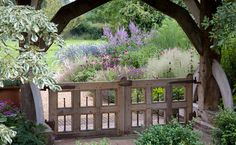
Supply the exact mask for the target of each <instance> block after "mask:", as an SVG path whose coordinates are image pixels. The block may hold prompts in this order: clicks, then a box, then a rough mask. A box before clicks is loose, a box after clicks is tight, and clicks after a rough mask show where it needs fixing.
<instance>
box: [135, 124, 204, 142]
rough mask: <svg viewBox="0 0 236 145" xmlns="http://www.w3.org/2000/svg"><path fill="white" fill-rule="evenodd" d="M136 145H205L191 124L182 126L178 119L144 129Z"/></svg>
mask: <svg viewBox="0 0 236 145" xmlns="http://www.w3.org/2000/svg"><path fill="white" fill-rule="evenodd" d="M135 144H136V145H203V143H202V142H201V141H200V136H199V135H198V134H197V133H196V132H194V131H193V130H192V127H191V125H187V126H182V125H180V124H179V123H178V122H177V121H176V120H173V121H172V122H170V123H169V124H167V125H154V126H151V127H149V128H148V129H146V130H145V131H143V132H142V133H141V134H140V135H139V137H138V139H137V140H136V141H135Z"/></svg>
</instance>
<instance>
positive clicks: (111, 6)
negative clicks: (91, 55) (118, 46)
mask: <svg viewBox="0 0 236 145" xmlns="http://www.w3.org/2000/svg"><path fill="white" fill-rule="evenodd" d="M163 19H164V15H163V14H161V13H159V12H158V11H156V10H154V9H153V8H151V7H150V6H148V5H147V4H145V3H143V2H141V1H139V0H129V1H127V0H114V1H111V2H108V3H106V4H105V5H103V6H100V7H98V8H96V9H94V10H92V11H90V12H89V13H87V14H85V21H87V22H92V23H103V24H108V25H109V26H110V27H112V29H116V28H117V27H119V26H124V27H125V28H127V27H128V25H129V23H130V21H133V22H134V23H136V24H137V25H138V26H139V27H140V28H141V29H142V30H148V31H150V30H151V29H152V28H153V27H155V26H156V25H161V22H162V20H163ZM117 20H119V21H117Z"/></svg>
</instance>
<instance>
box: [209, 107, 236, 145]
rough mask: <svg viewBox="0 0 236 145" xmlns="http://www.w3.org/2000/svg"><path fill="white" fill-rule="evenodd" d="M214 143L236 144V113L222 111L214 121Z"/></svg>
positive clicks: (222, 144) (221, 144) (226, 110)
mask: <svg viewBox="0 0 236 145" xmlns="http://www.w3.org/2000/svg"><path fill="white" fill-rule="evenodd" d="M214 125H215V127H216V128H215V129H214V130H213V134H212V136H213V139H214V140H213V141H214V142H215V143H216V144H219V145H233V144H236V134H235V132H236V112H234V111H233V110H230V109H225V110H221V111H220V112H219V113H218V114H217V115H216V117H215V119H214Z"/></svg>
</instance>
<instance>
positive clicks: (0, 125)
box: [0, 100, 46, 145]
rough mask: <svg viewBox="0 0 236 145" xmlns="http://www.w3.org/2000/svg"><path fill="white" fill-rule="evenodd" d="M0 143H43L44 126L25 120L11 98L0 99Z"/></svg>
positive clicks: (14, 144) (44, 137)
mask: <svg viewBox="0 0 236 145" xmlns="http://www.w3.org/2000/svg"><path fill="white" fill-rule="evenodd" d="M0 130H1V131H0V143H1V145H2V144H3V145H5V144H8V143H10V144H12V145H19V144H20V145H27V144H30V145H45V144H46V135H45V134H44V131H45V127H44V126H43V125H37V124H35V123H33V122H31V121H28V120H26V118H25V117H24V115H22V114H21V113H20V111H19V108H18V107H16V106H15V105H14V104H13V102H12V101H11V100H1V101H0Z"/></svg>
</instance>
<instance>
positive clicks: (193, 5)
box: [184, 0, 200, 25]
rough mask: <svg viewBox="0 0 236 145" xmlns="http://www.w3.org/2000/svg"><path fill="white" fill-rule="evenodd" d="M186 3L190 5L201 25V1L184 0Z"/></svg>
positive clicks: (189, 7)
mask: <svg viewBox="0 0 236 145" xmlns="http://www.w3.org/2000/svg"><path fill="white" fill-rule="evenodd" d="M184 3H185V5H186V6H187V7H188V9H189V11H190V13H192V14H193V16H194V18H195V21H196V22H197V24H198V25H200V3H199V2H198V1H197V0H184Z"/></svg>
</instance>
